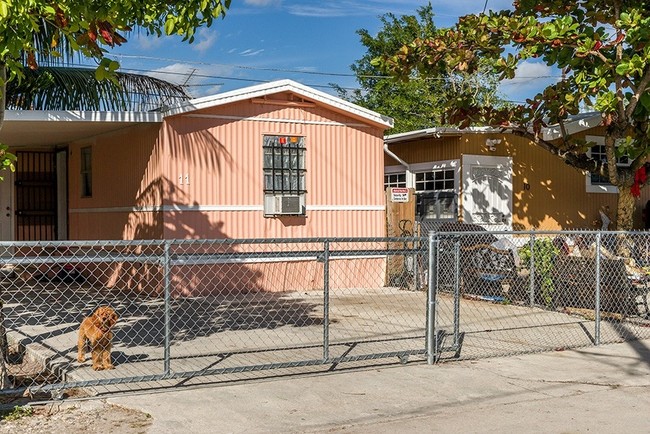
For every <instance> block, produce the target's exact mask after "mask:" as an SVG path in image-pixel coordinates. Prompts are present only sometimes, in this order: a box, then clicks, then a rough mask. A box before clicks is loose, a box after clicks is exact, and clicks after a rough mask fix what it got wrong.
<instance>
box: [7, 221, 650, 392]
mask: <svg viewBox="0 0 650 434" xmlns="http://www.w3.org/2000/svg"><path fill="white" fill-rule="evenodd" d="M445 229H447V230H445V231H442V230H441V231H438V232H431V233H430V234H429V236H428V237H412V236H406V237H395V238H354V239H353V238H348V239H341V238H321V239H277V240H264V239H262V240H252V239H245V240H173V241H160V240H158V241H111V242H109V241H74V242H73V241H69V242H38V243H34V242H25V243H17V242H16V243H0V262H1V263H2V264H3V265H2V268H0V273H1V274H0V278H1V280H0V288H1V291H2V293H1V298H2V303H3V307H2V316H3V318H2V321H1V324H2V325H3V326H4V331H3V330H1V329H0V337H4V338H5V339H4V341H1V340H0V345H2V347H3V349H4V351H3V353H4V354H5V356H6V357H5V360H4V363H5V366H6V368H7V370H8V372H9V375H10V379H11V382H12V384H11V387H10V388H9V389H8V391H9V392H14V393H15V392H16V391H21V390H27V391H28V392H30V393H37V392H46V393H50V394H51V396H53V397H58V396H65V395H63V394H64V393H68V391H70V390H75V389H77V388H81V389H83V390H84V391H87V392H89V393H107V392H111V391H125V390H140V389H145V388H151V387H179V386H185V385H193V384H205V383H210V382H221V381H238V380H246V379H252V378H259V377H261V376H264V377H268V376H271V375H287V374H295V373H306V372H315V371H318V372H322V371H326V370H330V369H334V368H337V369H345V367H357V366H360V365H368V364H373V365H375V364H378V363H395V362H396V361H401V362H406V361H407V360H409V359H413V360H425V359H426V360H427V361H428V362H429V363H434V362H435V361H444V360H458V359H474V358H481V357H491V356H502V355H510V354H519V353H529V352H537V351H548V350H554V349H564V348H576V347H581V346H588V345H598V344H603V343H610V342H620V341H625V340H633V339H642V338H650V317H649V313H648V293H649V292H650V289H649V288H650V278H649V275H650V236H649V235H650V234H648V233H645V232H638V233H634V232H632V233H618V232H612V233H608V232H570V231H565V232H487V231H480V230H476V227H472V228H470V229H471V230H459V229H458V227H448V228H445ZM465 229H467V228H465ZM103 306H108V307H110V308H111V309H113V310H114V311H115V313H116V314H117V317H118V320H117V322H116V323H115V324H114V325H113V326H112V328H111V329H110V330H111V333H112V339H111V343H112V346H111V348H110V355H111V358H110V363H106V362H105V361H102V360H103V359H101V356H98V357H97V358H96V359H95V360H93V359H92V357H91V354H92V351H91V349H90V348H89V345H88V344H87V343H86V342H83V341H82V345H83V346H82V356H83V357H82V360H83V361H79V360H78V350H79V340H78V337H79V330H80V324H82V322H83V321H84V318H87V317H89V316H91V315H92V314H93V312H95V311H96V310H97V309H98V308H100V307H103ZM96 324H98V328H99V329H101V328H102V327H103V325H102V324H104V323H102V322H101V321H100V322H97V323H96ZM109 325H110V324H109ZM104 328H105V329H108V327H104ZM101 331H102V333H103V332H104V331H105V330H101ZM95 332H97V330H95ZM84 333H85V334H87V335H88V334H90V335H92V333H94V332H92V331H88V330H86V331H85V332H84ZM97 333H99V332H97ZM100 334H101V333H100ZM102 336H104V335H103V334H102ZM97 349H98V351H99V352H100V353H101V350H102V349H103V350H106V348H105V347H101V346H97ZM110 364H112V365H113V366H112V367H113V369H104V368H110V367H111V366H110ZM93 366H95V367H97V368H100V369H97V370H96V369H93ZM5 392H7V390H5Z"/></svg>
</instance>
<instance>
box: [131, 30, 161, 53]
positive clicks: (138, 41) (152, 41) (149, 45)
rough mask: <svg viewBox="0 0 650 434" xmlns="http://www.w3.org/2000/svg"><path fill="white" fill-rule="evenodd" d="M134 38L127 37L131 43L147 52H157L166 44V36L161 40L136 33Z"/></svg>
mask: <svg viewBox="0 0 650 434" xmlns="http://www.w3.org/2000/svg"><path fill="white" fill-rule="evenodd" d="M133 36H134V37H132V38H129V37H127V39H128V40H129V42H130V43H132V44H135V45H137V47H138V48H140V49H142V50H145V51H153V50H157V49H159V48H160V47H161V46H162V45H163V42H165V39H164V38H165V36H162V37H160V38H159V37H157V36H155V35H147V34H146V33H136V34H134V35H133Z"/></svg>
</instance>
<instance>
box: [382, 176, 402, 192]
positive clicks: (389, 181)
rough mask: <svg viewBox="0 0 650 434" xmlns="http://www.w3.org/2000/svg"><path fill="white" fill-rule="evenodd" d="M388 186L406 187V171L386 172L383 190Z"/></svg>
mask: <svg viewBox="0 0 650 434" xmlns="http://www.w3.org/2000/svg"><path fill="white" fill-rule="evenodd" d="M389 187H398V188H399V187H402V188H403V187H406V173H405V172H402V173H387V174H385V175H384V191H385V190H386V189H387V188H389Z"/></svg>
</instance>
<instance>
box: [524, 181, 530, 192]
mask: <svg viewBox="0 0 650 434" xmlns="http://www.w3.org/2000/svg"><path fill="white" fill-rule="evenodd" d="M524 190H526V191H528V190H530V184H529V183H527V182H524Z"/></svg>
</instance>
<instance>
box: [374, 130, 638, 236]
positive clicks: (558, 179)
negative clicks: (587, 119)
mask: <svg viewBox="0 0 650 434" xmlns="http://www.w3.org/2000/svg"><path fill="white" fill-rule="evenodd" d="M599 133H600V134H602V130H600V129H598V128H596V129H592V130H589V131H588V132H586V133H583V134H593V135H596V134H599ZM487 138H500V139H502V140H503V141H502V143H501V144H499V145H497V147H496V151H494V152H492V151H489V150H488V148H487V146H486V145H485V140H486V139H487ZM390 149H391V150H392V151H393V152H395V154H397V155H398V156H399V157H400V158H402V159H404V160H405V161H406V162H408V163H411V164H412V163H418V162H430V161H440V160H449V159H459V158H460V156H461V155H463V154H472V155H493V156H507V155H510V156H512V158H513V179H512V181H513V212H514V215H513V229H516V230H524V229H531V228H539V229H549V230H551V229H562V228H563V229H572V228H593V226H592V223H593V221H594V220H596V219H598V218H599V214H598V210H599V209H600V207H601V206H609V207H610V214H611V217H612V220H615V218H614V217H615V213H616V204H617V198H616V195H615V194H602V193H587V192H586V187H585V175H584V174H583V173H582V172H581V171H579V170H577V169H575V168H572V167H570V166H568V165H566V164H565V163H564V162H563V161H562V160H561V159H559V158H558V157H555V156H553V155H551V154H550V153H549V152H547V151H545V150H543V149H542V148H540V147H538V146H536V145H535V144H534V143H532V142H530V141H528V140H525V139H523V138H521V137H517V136H513V135H510V134H505V135H500V134H474V133H466V134H464V135H463V136H462V137H460V138H454V137H442V138H439V139H436V138H425V139H422V140H417V141H412V142H407V143H401V144H395V145H392V146H391V147H390ZM385 161H386V160H385ZM389 161H391V163H388V164H395V163H394V162H392V159H389ZM525 184H528V185H529V186H530V189H526V188H525V187H524V185H525ZM461 186H462V180H461ZM648 197H649V199H650V194H648ZM643 203H645V202H643ZM461 206H462V204H461ZM461 215H462V213H461Z"/></svg>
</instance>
